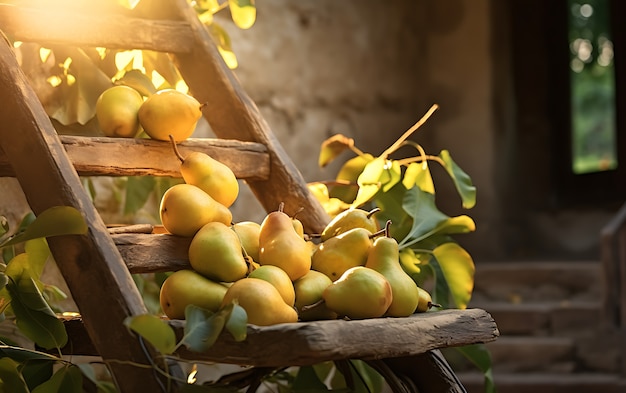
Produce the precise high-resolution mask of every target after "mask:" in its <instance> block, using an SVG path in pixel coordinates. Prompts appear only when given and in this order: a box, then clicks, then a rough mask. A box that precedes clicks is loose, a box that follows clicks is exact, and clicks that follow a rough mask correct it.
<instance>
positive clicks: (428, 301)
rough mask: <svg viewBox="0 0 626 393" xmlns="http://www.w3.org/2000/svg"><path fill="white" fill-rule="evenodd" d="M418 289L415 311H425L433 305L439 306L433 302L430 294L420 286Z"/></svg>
mask: <svg viewBox="0 0 626 393" xmlns="http://www.w3.org/2000/svg"><path fill="white" fill-rule="evenodd" d="M417 289H418V291H419V302H418V304H417V310H416V311H417V312H426V311H428V310H430V309H431V308H432V307H433V306H438V307H441V306H439V305H438V304H437V305H435V304H433V298H432V296H430V293H428V291H427V290H425V289H424V288H422V287H418V288H417Z"/></svg>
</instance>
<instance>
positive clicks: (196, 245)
mask: <svg viewBox="0 0 626 393" xmlns="http://www.w3.org/2000/svg"><path fill="white" fill-rule="evenodd" d="M171 141H172V146H173V148H174V151H175V153H176V155H177V156H178V158H179V160H180V162H181V164H180V172H181V175H182V177H183V180H184V183H180V184H176V185H174V186H172V187H171V188H169V189H168V190H167V191H166V192H165V193H164V194H163V197H162V199H161V203H160V216H161V222H162V224H163V227H164V228H165V229H166V230H167V231H168V232H169V233H171V234H173V235H176V236H183V237H188V238H191V241H190V243H189V248H188V259H189V268H187V269H183V270H178V271H175V272H172V273H171V274H170V275H169V276H168V277H167V278H166V279H165V281H164V282H163V284H162V286H161V291H160V304H161V309H162V310H163V312H164V314H165V315H166V316H167V317H168V318H170V319H184V318H185V309H186V308H187V306H188V305H190V304H193V305H195V306H197V307H202V308H204V309H207V310H210V311H213V312H216V311H218V310H219V309H221V308H222V307H225V306H227V305H229V304H231V303H233V302H236V303H237V304H239V305H240V306H241V307H242V308H243V309H244V310H245V311H246V313H247V316H248V323H250V324H254V325H259V326H268V325H274V324H279V323H293V322H298V321H313V320H324V319H337V318H348V319H365V318H378V317H383V316H385V317H406V316H409V315H411V314H413V313H416V312H423V311H427V310H428V309H429V308H430V307H431V306H432V299H431V297H430V295H429V294H428V292H426V291H424V290H423V289H421V288H419V287H418V286H417V284H416V283H415V282H414V280H413V279H412V278H411V277H410V276H409V275H408V274H406V273H405V272H404V270H403V269H402V267H401V265H400V262H399V250H398V243H397V242H396V240H395V239H394V238H392V237H390V236H389V234H388V226H389V225H388V224H387V225H386V227H385V228H384V229H382V230H380V229H379V228H378V223H377V221H376V220H375V218H374V217H373V212H367V211H365V210H362V209H350V210H347V211H345V212H343V213H342V214H339V215H337V216H336V217H335V218H334V219H333V220H332V221H331V222H329V223H328V225H327V226H326V228H325V229H324V231H323V232H322V233H321V234H316V235H308V234H305V233H304V229H303V225H302V223H301V221H300V220H298V219H297V218H296V217H295V215H293V216H290V215H289V214H287V213H286V212H285V211H284V205H283V204H282V203H281V204H280V206H279V207H278V209H277V210H275V211H272V212H269V213H268V214H266V216H265V217H264V219H263V220H262V222H261V223H257V222H254V221H240V222H233V220H232V219H233V217H232V213H231V211H230V209H229V208H230V206H231V205H232V204H233V203H234V201H235V200H236V198H237V196H238V193H239V185H238V182H237V179H236V177H235V175H234V174H233V172H232V171H231V170H230V168H228V167H227V166H226V165H224V164H223V163H221V162H219V161H217V160H215V159H213V158H211V157H210V156H208V155H206V154H204V153H201V152H192V153H190V154H188V155H187V156H186V157H183V156H182V155H181V154H180V153H179V152H178V149H177V147H176V143H175V141H174V139H173V138H172V139H171Z"/></svg>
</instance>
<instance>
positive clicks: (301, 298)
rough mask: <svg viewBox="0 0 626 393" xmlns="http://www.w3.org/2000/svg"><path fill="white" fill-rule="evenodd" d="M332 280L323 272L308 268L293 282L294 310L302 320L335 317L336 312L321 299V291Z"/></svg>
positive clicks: (322, 291)
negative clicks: (305, 272)
mask: <svg viewBox="0 0 626 393" xmlns="http://www.w3.org/2000/svg"><path fill="white" fill-rule="evenodd" d="M332 283H333V281H332V280H331V279H330V278H329V277H328V276H327V275H325V274H324V273H320V272H318V271H315V270H310V271H309V272H308V273H307V274H305V275H304V276H302V277H300V278H299V279H297V280H296V281H294V283H293V288H294V291H295V294H296V302H295V306H296V311H298V315H299V316H300V319H301V320H303V321H315V320H322V319H336V318H337V313H335V312H333V311H331V310H329V309H328V307H327V306H326V303H324V302H323V301H321V300H322V293H324V290H325V289H326V287H328V286H329V285H330V284H332Z"/></svg>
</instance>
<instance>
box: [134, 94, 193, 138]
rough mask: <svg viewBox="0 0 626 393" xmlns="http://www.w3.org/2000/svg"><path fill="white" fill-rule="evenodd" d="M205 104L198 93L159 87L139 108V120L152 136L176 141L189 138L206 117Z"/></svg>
mask: <svg viewBox="0 0 626 393" xmlns="http://www.w3.org/2000/svg"><path fill="white" fill-rule="evenodd" d="M201 109H202V105H200V103H199V102H198V100H196V99H195V98H194V97H192V96H190V95H189V94H185V93H183V92H180V91H178V90H175V89H164V90H159V91H157V92H156V93H154V94H153V95H151V96H149V97H148V98H147V99H146V100H145V101H144V102H143V104H142V105H141V107H140V108H139V110H138V112H137V116H138V117H139V123H140V124H141V126H142V127H143V130H144V131H145V132H146V134H148V136H149V137H150V138H152V139H156V140H160V141H169V140H170V137H169V136H170V135H172V136H173V137H174V140H175V141H176V142H180V141H184V140H185V139H187V138H189V137H190V136H191V134H193V132H194V131H195V129H196V124H197V123H198V120H200V117H202V110H201Z"/></svg>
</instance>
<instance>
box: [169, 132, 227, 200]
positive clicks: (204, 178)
mask: <svg viewBox="0 0 626 393" xmlns="http://www.w3.org/2000/svg"><path fill="white" fill-rule="evenodd" d="M170 140H171V142H172V147H173V149H174V153H175V154H176V156H177V157H178V159H179V160H180V162H181V164H180V174H181V175H182V177H183V180H185V183H187V184H193V185H194V186H196V187H199V188H201V189H202V190H203V191H204V192H206V193H207V194H209V195H211V197H212V198H213V199H215V200H216V201H218V202H219V203H221V204H222V205H224V206H226V207H230V206H231V205H232V204H233V203H234V202H235V200H236V199H237V196H238V195H239V182H238V181H237V177H236V176H235V174H234V173H233V171H232V170H231V169H230V168H229V167H228V166H227V165H225V164H223V163H221V162H219V161H217V160H216V159H214V158H213V157H211V156H209V155H208V154H205V153H203V152H199V151H194V152H191V153H189V154H187V156H186V157H183V156H182V155H181V154H180V152H179V151H178V148H177V147H176V141H175V140H174V138H173V136H172V135H170Z"/></svg>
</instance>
